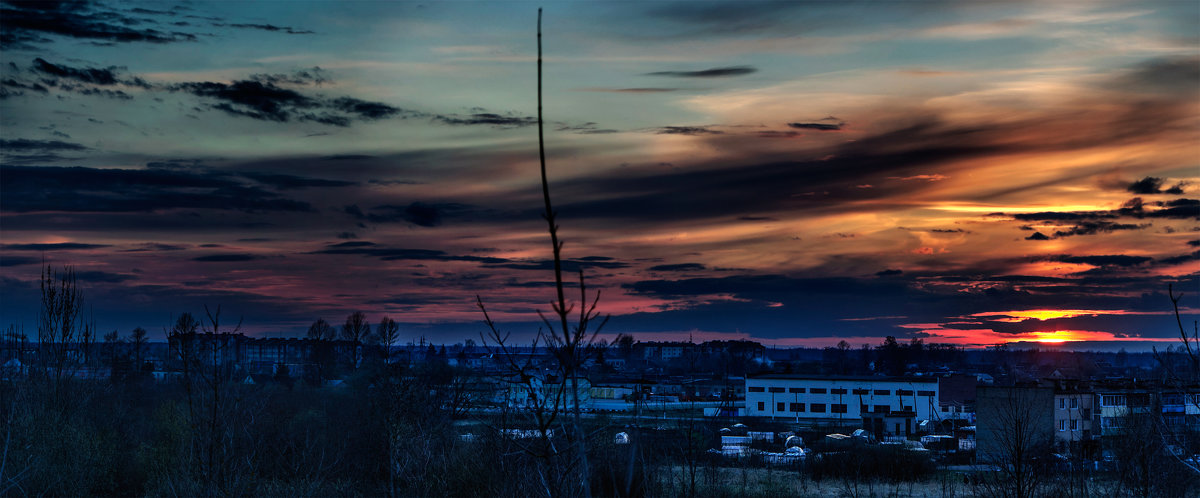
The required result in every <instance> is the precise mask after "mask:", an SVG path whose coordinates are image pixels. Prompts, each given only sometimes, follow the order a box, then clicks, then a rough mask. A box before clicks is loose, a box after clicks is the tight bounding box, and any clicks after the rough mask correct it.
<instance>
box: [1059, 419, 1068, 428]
mask: <svg viewBox="0 0 1200 498" xmlns="http://www.w3.org/2000/svg"><path fill="white" fill-rule="evenodd" d="M1058 430H1060V431H1065V430H1067V421H1066V420H1059V421H1058Z"/></svg>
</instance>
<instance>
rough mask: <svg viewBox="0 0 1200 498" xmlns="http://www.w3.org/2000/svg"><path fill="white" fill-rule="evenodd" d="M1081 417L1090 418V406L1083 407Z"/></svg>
mask: <svg viewBox="0 0 1200 498" xmlns="http://www.w3.org/2000/svg"><path fill="white" fill-rule="evenodd" d="M1083 418H1092V409H1091V408H1084V409H1083Z"/></svg>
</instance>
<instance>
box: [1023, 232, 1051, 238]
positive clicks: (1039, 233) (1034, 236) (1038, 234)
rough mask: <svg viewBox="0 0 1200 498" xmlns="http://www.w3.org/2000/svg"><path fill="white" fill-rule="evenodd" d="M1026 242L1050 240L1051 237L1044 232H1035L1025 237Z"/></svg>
mask: <svg viewBox="0 0 1200 498" xmlns="http://www.w3.org/2000/svg"><path fill="white" fill-rule="evenodd" d="M1025 240H1050V237H1047V236H1046V234H1044V233H1042V232H1033V235H1030V236H1028V237H1025Z"/></svg>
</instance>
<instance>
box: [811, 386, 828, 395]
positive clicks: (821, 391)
mask: <svg viewBox="0 0 1200 498" xmlns="http://www.w3.org/2000/svg"><path fill="white" fill-rule="evenodd" d="M808 392H810V393H812V394H825V388H824V387H814V388H812V389H809V390H808Z"/></svg>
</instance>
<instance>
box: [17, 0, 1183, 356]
mask: <svg viewBox="0 0 1200 498" xmlns="http://www.w3.org/2000/svg"><path fill="white" fill-rule="evenodd" d="M539 6H541V7H544V8H545V13H544V21H543V33H544V34H543V41H544V44H545V45H544V57H545V59H544V60H545V73H544V83H543V84H544V100H545V101H544V113H545V126H546V155H547V163H548V169H549V173H548V174H549V180H550V188H551V194H552V196H553V201H554V204H555V208H556V210H557V212H558V216H559V218H558V222H559V225H560V226H561V230H560V236H561V237H562V239H563V240H564V242H565V245H564V249H563V254H564V257H565V258H566V260H567V261H566V266H567V269H568V270H569V271H570V272H571V273H570V274H569V275H568V277H569V278H568V279H569V280H570V281H572V282H577V281H578V275H577V273H576V272H579V271H582V274H583V277H584V279H585V283H586V287H587V289H588V291H589V293H590V292H591V291H599V292H600V300H599V305H598V307H597V309H598V310H599V311H600V312H602V313H604V314H607V315H609V316H610V317H611V319H610V321H609V322H608V325H607V326H606V328H605V329H604V331H603V334H604V335H602V337H610V338H611V337H612V336H615V335H616V334H618V333H627V334H632V335H633V336H634V337H635V338H636V339H639V340H688V339H692V340H695V341H701V340H714V339H751V340H757V341H760V342H763V343H764V344H768V345H775V346H801V345H803V346H818V347H819V346H831V345H833V344H835V343H837V342H838V341H840V340H846V341H847V342H849V343H851V344H852V345H854V346H855V347H857V346H858V345H860V344H879V343H880V342H881V341H882V338H883V337H884V336H888V335H890V336H895V337H896V338H897V339H898V340H901V341H909V340H912V339H916V338H920V339H922V340H924V341H925V342H926V343H950V344H959V345H964V346H970V347H978V346H984V345H989V344H997V343H1005V342H1018V341H1024V342H1042V343H1046V344H1055V343H1058V342H1062V341H1082V342H1080V343H1078V344H1080V345H1086V344H1096V345H1101V344H1108V345H1112V344H1116V345H1118V346H1119V347H1125V348H1128V349H1129V350H1131V351H1133V350H1145V349H1148V348H1150V347H1151V346H1155V347H1159V348H1161V347H1165V346H1167V345H1170V344H1171V343H1172V342H1171V341H1172V338H1174V340H1175V341H1177V340H1178V335H1179V327H1178V326H1177V325H1176V321H1175V316H1174V314H1173V312H1172V303H1171V299H1170V298H1169V297H1168V293H1167V289H1168V286H1173V288H1174V290H1175V292H1176V293H1180V292H1182V293H1183V294H1184V297H1183V298H1182V299H1181V301H1180V305H1181V307H1182V310H1183V320H1184V324H1185V326H1186V327H1187V329H1189V331H1190V329H1191V328H1192V326H1191V324H1192V323H1193V320H1195V318H1196V315H1197V310H1200V5H1198V4H1197V3H1195V2H1194V1H1179V2H1157V3H1156V2H1144V1H1138V2H1091V1H1072V2H1053V3H1046V2H999V1H996V2H938V1H914V2H864V3H855V2H829V3H825V2H715V3H708V2H697V1H689V2H679V3H674V2H553V1H547V2H543V3H540V4H539V3H526V2H427V3H410V2H356V1H345V2H191V1H189V2H181V3H171V2H157V1H156V2H145V3H137V2H15V1H10V2H5V3H2V4H0V297H2V299H0V325H3V326H8V325H12V326H15V327H17V328H21V329H23V330H25V331H26V333H28V334H30V335H36V316H37V309H38V299H39V291H38V286H37V282H38V277H39V271H40V268H41V265H42V264H43V262H45V263H46V264H50V265H53V266H55V267H62V266H68V265H69V266H72V267H73V268H74V270H75V272H76V276H77V279H78V282H79V284H80V286H81V287H82V288H83V290H84V293H85V296H86V299H87V303H88V313H87V314H88V316H89V317H90V318H92V319H94V321H95V323H96V325H97V327H98V328H99V329H100V330H102V331H108V330H117V331H118V332H119V333H121V334H127V333H128V331H129V330H131V329H132V328H134V327H138V326H141V327H145V328H146V329H148V330H150V331H151V332H152V337H158V336H161V334H162V331H163V330H165V329H166V328H167V327H169V325H170V324H171V323H172V322H173V319H174V317H177V316H179V315H180V314H181V313H184V312H190V313H193V314H198V315H199V314H202V313H203V312H204V307H205V306H208V307H209V308H211V309H215V308H216V307H217V306H221V310H222V313H223V315H222V316H223V318H224V321H225V322H226V323H229V321H231V320H234V319H235V318H233V317H240V318H241V320H242V331H243V332H245V333H247V334H250V335H256V336H271V337H275V336H297V335H302V334H303V333H304V332H305V331H306V330H307V328H308V326H309V325H310V324H311V323H312V322H313V321H314V320H316V319H318V318H321V319H324V320H326V321H328V322H330V323H333V324H335V325H337V324H340V323H341V322H342V321H344V320H345V317H346V316H347V315H348V314H350V313H351V312H354V311H362V312H364V313H365V314H366V315H367V318H368V320H370V321H371V322H372V323H377V322H378V321H379V320H380V319H381V318H382V317H384V316H389V317H391V318H392V319H394V320H396V321H397V322H399V323H400V325H401V336H402V340H403V341H405V342H407V341H418V340H420V339H421V338H424V339H425V340H426V341H432V342H437V343H449V344H453V343H457V342H462V341H464V340H465V339H474V340H475V341H476V342H479V340H480V333H481V332H483V331H484V325H483V322H482V319H483V316H482V313H481V312H480V310H479V308H478V306H477V304H476V302H477V301H476V297H477V296H478V298H479V299H480V300H481V301H482V302H483V303H484V304H485V306H486V307H487V310H488V312H489V313H490V314H491V316H492V318H493V319H495V320H496V321H497V322H499V323H500V325H501V328H502V329H503V330H504V331H507V332H511V333H512V334H513V337H514V338H520V339H521V340H527V339H529V338H531V337H532V336H533V335H534V334H535V333H536V332H537V330H538V327H539V319H538V315H537V313H538V311H539V310H542V311H544V312H549V310H550V304H549V303H550V301H551V300H552V294H553V273H552V271H551V269H550V243H549V238H548V235H547V233H546V226H545V222H544V220H543V219H542V218H541V210H542V199H541V191H540V183H539V182H540V180H539V176H538V149H537V126H536V123H537V121H536V116H537V100H536V84H537V80H536V66H535V61H536V54H537V45H536V36H535V29H536V19H537V8H538V7H539ZM578 291H579V289H578V285H572V286H571V287H569V288H568V296H577V295H578ZM159 339H161V337H159Z"/></svg>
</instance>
